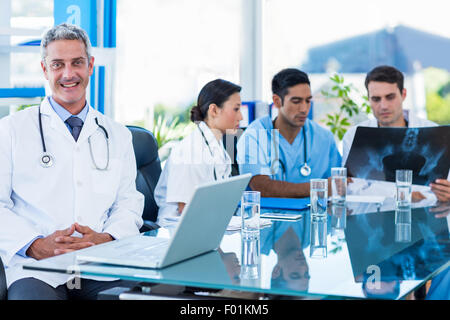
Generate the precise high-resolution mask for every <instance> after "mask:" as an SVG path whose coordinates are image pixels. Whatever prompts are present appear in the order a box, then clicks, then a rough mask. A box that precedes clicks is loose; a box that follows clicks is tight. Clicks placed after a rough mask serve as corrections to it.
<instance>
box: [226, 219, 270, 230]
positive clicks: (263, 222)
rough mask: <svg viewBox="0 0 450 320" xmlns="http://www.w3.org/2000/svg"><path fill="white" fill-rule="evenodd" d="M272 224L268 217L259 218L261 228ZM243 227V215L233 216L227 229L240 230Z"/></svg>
mask: <svg viewBox="0 0 450 320" xmlns="http://www.w3.org/2000/svg"><path fill="white" fill-rule="evenodd" d="M271 225H272V222H271V221H270V220H267V219H260V220H259V227H260V229H262V228H265V227H270V226H271ZM241 227H242V218H241V216H232V217H231V221H230V223H229V224H228V227H227V231H238V230H241Z"/></svg>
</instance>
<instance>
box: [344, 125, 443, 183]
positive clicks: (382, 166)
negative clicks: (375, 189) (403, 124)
mask: <svg viewBox="0 0 450 320" xmlns="http://www.w3.org/2000/svg"><path fill="white" fill-rule="evenodd" d="M345 166H346V167H347V171H348V175H349V176H352V177H358V178H363V179H372V180H382V181H391V182H395V170H397V169H410V170H412V171H413V184H421V185H428V184H429V183H430V182H432V181H434V180H435V179H437V178H443V179H445V178H447V175H448V172H449V168H450V126H440V127H427V128H368V127H358V128H357V130H356V134H355V138H354V139H353V144H352V147H351V150H350V153H349V155H348V158H347V163H346V165H345Z"/></svg>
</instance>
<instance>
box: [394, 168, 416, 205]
mask: <svg viewBox="0 0 450 320" xmlns="http://www.w3.org/2000/svg"><path fill="white" fill-rule="evenodd" d="M411 184H412V170H396V171H395V186H396V189H397V190H396V195H395V200H396V205H397V208H404V207H410V206H411Z"/></svg>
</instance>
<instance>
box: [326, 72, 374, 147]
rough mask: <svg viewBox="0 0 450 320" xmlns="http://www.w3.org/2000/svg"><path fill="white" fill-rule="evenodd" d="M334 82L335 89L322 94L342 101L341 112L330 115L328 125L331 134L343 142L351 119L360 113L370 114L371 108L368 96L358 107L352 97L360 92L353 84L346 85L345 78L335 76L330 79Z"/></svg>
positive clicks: (364, 97) (328, 115)
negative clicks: (354, 93)
mask: <svg viewBox="0 0 450 320" xmlns="http://www.w3.org/2000/svg"><path fill="white" fill-rule="evenodd" d="M330 80H331V81H332V82H333V84H334V85H333V87H332V88H331V90H330V91H325V90H322V94H323V96H324V97H325V98H327V99H338V100H339V101H340V106H339V111H338V112H333V113H328V114H327V122H326V125H327V126H328V127H329V128H330V130H331V132H332V133H333V134H334V135H335V136H337V137H338V139H339V140H342V138H343V137H344V134H345V133H346V132H347V129H348V128H349V127H350V126H351V123H350V121H349V120H350V118H352V117H353V116H355V115H358V114H359V113H360V112H363V113H366V114H369V113H370V106H369V104H368V101H369V100H368V98H367V96H364V95H363V96H361V97H362V99H363V103H362V104H361V105H358V104H357V103H356V102H355V101H354V100H353V99H352V98H351V97H350V95H351V94H352V93H353V92H354V91H356V92H358V90H357V89H356V88H355V87H354V86H353V84H351V83H350V84H345V83H344V77H343V76H339V75H338V74H335V75H334V76H332V77H330Z"/></svg>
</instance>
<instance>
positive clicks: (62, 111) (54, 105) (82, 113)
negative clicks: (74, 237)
mask: <svg viewBox="0 0 450 320" xmlns="http://www.w3.org/2000/svg"><path fill="white" fill-rule="evenodd" d="M48 101H49V102H50V105H51V106H52V108H53V110H55V112H56V114H57V115H58V116H59V117H60V118H61V120H62V121H63V122H64V124H65V125H66V127H67V129H68V130H69V132H70V133H72V128H71V127H70V126H69V124H68V123H67V122H66V120H67V119H69V118H70V117H71V116H73V114H71V113H70V112H69V111H67V110H66V109H65V108H64V107H63V106H61V105H60V104H58V103H57V102H56V101H55V99H53V97H48ZM88 111H89V105H88V104H87V103H86V104H85V105H84V108H83V110H81V111H80V113H79V114H76V115H75V116H76V117H78V118H80V119H81V120H83V123H84V121H85V120H86V117H87V113H88ZM43 237H44V236H38V237H36V238H34V239H33V240H31V241H30V242H28V243H27V244H26V245H25V246H24V247H23V248H22V249H20V250H19V251H18V252H17V254H18V255H19V256H22V257H27V254H26V253H27V250H28V248H29V247H30V246H31V244H32V243H33V242H34V241H35V240H37V239H40V238H43Z"/></svg>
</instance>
